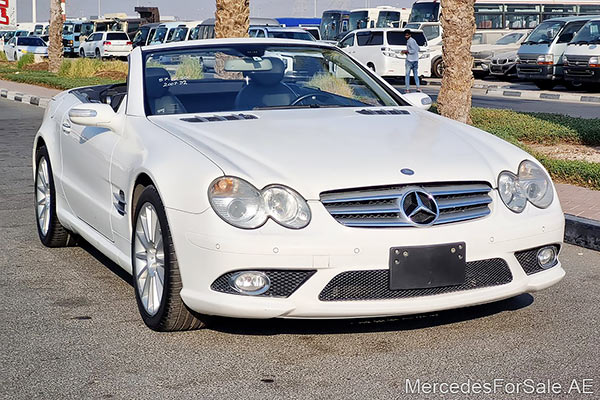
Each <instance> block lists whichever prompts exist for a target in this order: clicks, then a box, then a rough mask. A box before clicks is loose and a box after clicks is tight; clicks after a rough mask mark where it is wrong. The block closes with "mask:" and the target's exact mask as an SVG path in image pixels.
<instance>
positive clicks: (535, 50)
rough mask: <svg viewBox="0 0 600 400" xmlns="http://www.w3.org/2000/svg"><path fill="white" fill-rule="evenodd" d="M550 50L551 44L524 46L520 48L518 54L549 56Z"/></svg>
mask: <svg viewBox="0 0 600 400" xmlns="http://www.w3.org/2000/svg"><path fill="white" fill-rule="evenodd" d="M549 48H550V45H549V44H545V43H541V44H522V45H521V47H519V51H518V52H517V53H518V54H536V55H537V54H547V53H548V49H549Z"/></svg>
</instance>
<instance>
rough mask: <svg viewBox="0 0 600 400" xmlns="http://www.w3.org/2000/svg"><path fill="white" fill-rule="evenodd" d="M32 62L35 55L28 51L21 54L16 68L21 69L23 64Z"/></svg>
mask: <svg viewBox="0 0 600 400" xmlns="http://www.w3.org/2000/svg"><path fill="white" fill-rule="evenodd" d="M34 62H35V57H34V56H33V54H30V53H28V54H24V55H23V56H21V58H20V59H19V61H17V68H18V69H23V67H24V66H26V65H29V64H33V63H34Z"/></svg>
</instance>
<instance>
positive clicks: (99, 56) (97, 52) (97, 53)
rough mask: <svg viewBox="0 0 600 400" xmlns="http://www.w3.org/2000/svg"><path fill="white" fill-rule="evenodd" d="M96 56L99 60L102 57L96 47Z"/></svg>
mask: <svg viewBox="0 0 600 400" xmlns="http://www.w3.org/2000/svg"><path fill="white" fill-rule="evenodd" d="M96 58H97V59H98V60H101V59H102V56H101V55H100V49H96Z"/></svg>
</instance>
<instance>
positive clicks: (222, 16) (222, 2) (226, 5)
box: [215, 0, 250, 38]
mask: <svg viewBox="0 0 600 400" xmlns="http://www.w3.org/2000/svg"><path fill="white" fill-rule="evenodd" d="M216 1H217V11H216V12H215V36H216V37H217V38H231V37H248V28H249V27H250V0H216Z"/></svg>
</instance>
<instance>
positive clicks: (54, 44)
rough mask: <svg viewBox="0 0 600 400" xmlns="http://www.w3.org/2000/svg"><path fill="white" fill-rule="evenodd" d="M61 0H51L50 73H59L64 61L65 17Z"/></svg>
mask: <svg viewBox="0 0 600 400" xmlns="http://www.w3.org/2000/svg"><path fill="white" fill-rule="evenodd" d="M60 3H61V1H60V0H50V29H49V33H48V34H49V39H48V41H49V42H50V45H49V46H48V71H50V72H54V73H57V72H58V70H59V69H60V65H61V64H62V59H63V43H62V30H63V16H62V9H61V6H60Z"/></svg>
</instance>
